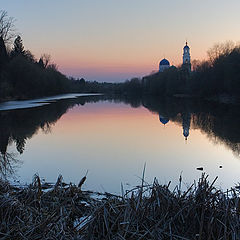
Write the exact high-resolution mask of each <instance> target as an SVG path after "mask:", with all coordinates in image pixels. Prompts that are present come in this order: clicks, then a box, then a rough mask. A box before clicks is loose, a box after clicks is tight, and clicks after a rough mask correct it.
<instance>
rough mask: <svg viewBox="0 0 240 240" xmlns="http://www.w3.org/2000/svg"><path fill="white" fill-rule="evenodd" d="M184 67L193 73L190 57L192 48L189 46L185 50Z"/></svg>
mask: <svg viewBox="0 0 240 240" xmlns="http://www.w3.org/2000/svg"><path fill="white" fill-rule="evenodd" d="M182 67H183V68H185V69H187V70H188V71H189V72H191V57H190V48H189V46H188V45H187V42H186V45H185V46H184V48H183V64H182Z"/></svg>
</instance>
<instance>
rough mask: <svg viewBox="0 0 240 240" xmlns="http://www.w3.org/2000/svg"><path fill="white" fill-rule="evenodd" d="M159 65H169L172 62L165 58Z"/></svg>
mask: <svg viewBox="0 0 240 240" xmlns="http://www.w3.org/2000/svg"><path fill="white" fill-rule="evenodd" d="M159 65H160V66H162V65H168V66H169V65H170V63H169V61H168V60H167V59H166V58H164V59H163V60H161V61H160V63H159Z"/></svg>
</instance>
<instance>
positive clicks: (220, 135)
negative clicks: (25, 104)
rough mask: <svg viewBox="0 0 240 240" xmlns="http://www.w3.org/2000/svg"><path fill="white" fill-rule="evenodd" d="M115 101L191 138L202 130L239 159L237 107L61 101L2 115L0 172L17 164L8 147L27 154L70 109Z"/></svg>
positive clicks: (199, 103) (146, 99)
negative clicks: (148, 113)
mask: <svg viewBox="0 0 240 240" xmlns="http://www.w3.org/2000/svg"><path fill="white" fill-rule="evenodd" d="M99 101H112V102H114V103H125V104H129V105H130V106H132V107H140V106H144V107H145V108H147V109H148V110H149V111H151V112H153V113H157V114H158V115H159V116H160V118H161V120H162V122H163V124H167V122H168V121H167V120H168V119H169V120H170V121H173V122H175V123H177V124H179V125H180V126H181V125H182V127H183V131H184V132H183V135H184V136H185V135H186V136H185V137H187V136H188V131H189V130H190V124H191V128H198V129H201V130H202V131H203V132H204V133H206V134H207V136H208V137H209V139H211V140H212V141H214V142H216V143H224V144H225V146H227V147H228V148H230V149H231V150H232V151H233V152H234V153H235V154H236V155H238V156H239V155H240V128H239V122H240V121H239V120H240V111H239V107H238V106H224V105H220V104H213V103H206V102H202V101H197V100H193V99H175V98H156V97H155V98H154V97H149V96H145V97H143V98H139V97H137V98H136V97H135V98H131V97H126V96H121V97H116V96H85V97H79V98H76V99H68V100H60V101H57V102H56V103H52V104H49V105H44V106H41V107H37V108H30V109H22V110H14V111H2V112H1V111H0V172H5V173H7V172H9V173H10V172H13V167H12V165H13V164H11V163H16V159H15V158H14V155H12V154H10V153H9V152H8V151H7V147H8V145H9V144H10V143H11V144H15V146H16V150H17V151H18V153H20V154H22V153H23V152H24V150H25V147H26V143H27V140H28V139H30V138H32V137H33V135H34V134H35V133H37V132H38V131H39V130H42V131H43V132H44V133H46V134H47V133H50V132H51V127H52V126H53V125H54V124H55V123H56V122H57V121H58V119H60V118H61V116H62V115H63V114H65V113H66V112H67V111H68V109H70V108H72V107H74V106H76V105H84V104H86V103H88V102H91V103H95V102H99Z"/></svg>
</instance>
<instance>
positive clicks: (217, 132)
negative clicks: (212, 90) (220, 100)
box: [142, 98, 240, 156]
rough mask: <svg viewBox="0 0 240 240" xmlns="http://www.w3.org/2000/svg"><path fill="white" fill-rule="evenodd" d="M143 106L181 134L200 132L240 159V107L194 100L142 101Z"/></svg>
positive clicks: (146, 99) (147, 99)
mask: <svg viewBox="0 0 240 240" xmlns="http://www.w3.org/2000/svg"><path fill="white" fill-rule="evenodd" d="M142 104H143V106H145V107H146V108H147V109H149V110H150V111H151V112H155V113H158V114H159V115H161V116H164V117H165V118H167V119H170V120H171V121H173V122H176V123H179V124H182V126H183V131H184V129H185V130H189V127H190V123H191V127H192V128H198V129H201V130H202V132H204V133H206V134H207V136H208V137H209V139H210V140H211V141H213V142H215V143H223V144H225V146H227V147H228V148H230V149H231V150H232V151H233V152H234V153H235V154H236V155H237V156H240V128H239V122H240V111H239V108H240V106H234V105H222V104H217V103H209V102H205V101H199V100H194V99H175V98H162V99H159V98H155V99H154V98H144V99H143V103H142Z"/></svg>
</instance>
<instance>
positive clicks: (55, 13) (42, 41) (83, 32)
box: [1, 0, 240, 82]
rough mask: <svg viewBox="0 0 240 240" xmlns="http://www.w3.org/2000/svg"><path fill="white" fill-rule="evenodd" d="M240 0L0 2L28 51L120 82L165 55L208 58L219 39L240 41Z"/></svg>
mask: <svg viewBox="0 0 240 240" xmlns="http://www.w3.org/2000/svg"><path fill="white" fill-rule="evenodd" d="M239 9H240V1H238V0H229V1H223V0H211V1H207V0H202V1H193V0H184V1H183V0H172V1H162V0H151V1H146V0H131V1H129V0H121V1H120V0H118V1H117V0H101V1H99V0H79V1H77V0H68V1H66V0H51V1H49V0H41V1H31V0H21V1H9V0H2V1H1V10H6V11H7V12H8V15H9V16H12V17H14V18H15V19H16V22H15V25H16V28H17V31H18V32H19V33H20V34H21V36H22V38H23V42H24V46H25V48H26V49H29V50H31V52H32V53H33V54H34V55H35V56H36V57H37V58H39V57H40V56H41V54H43V53H48V54H50V55H51V56H52V61H53V62H55V63H56V64H57V65H58V67H59V70H60V71H62V72H63V73H64V74H66V75H68V76H74V77H79V78H81V77H84V78H85V79H86V80H90V81H93V80H97V81H107V82H119V81H124V80H126V79H129V78H132V77H135V76H136V77H142V76H144V75H147V74H149V73H151V72H152V71H154V70H155V71H156V70H157V69H158V63H159V61H160V60H161V59H162V58H163V57H165V58H167V59H168V60H169V61H170V64H172V65H179V64H181V61H182V48H183V46H184V44H185V41H186V39H187V40H188V43H189V46H190V48H191V50H190V51H191V57H192V59H199V60H203V59H206V58H207V54H206V52H207V50H208V49H209V48H210V47H212V46H213V45H214V44H215V43H217V42H225V41H228V40H232V41H233V42H238V41H239V40H240V31H239V23H240V14H239Z"/></svg>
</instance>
